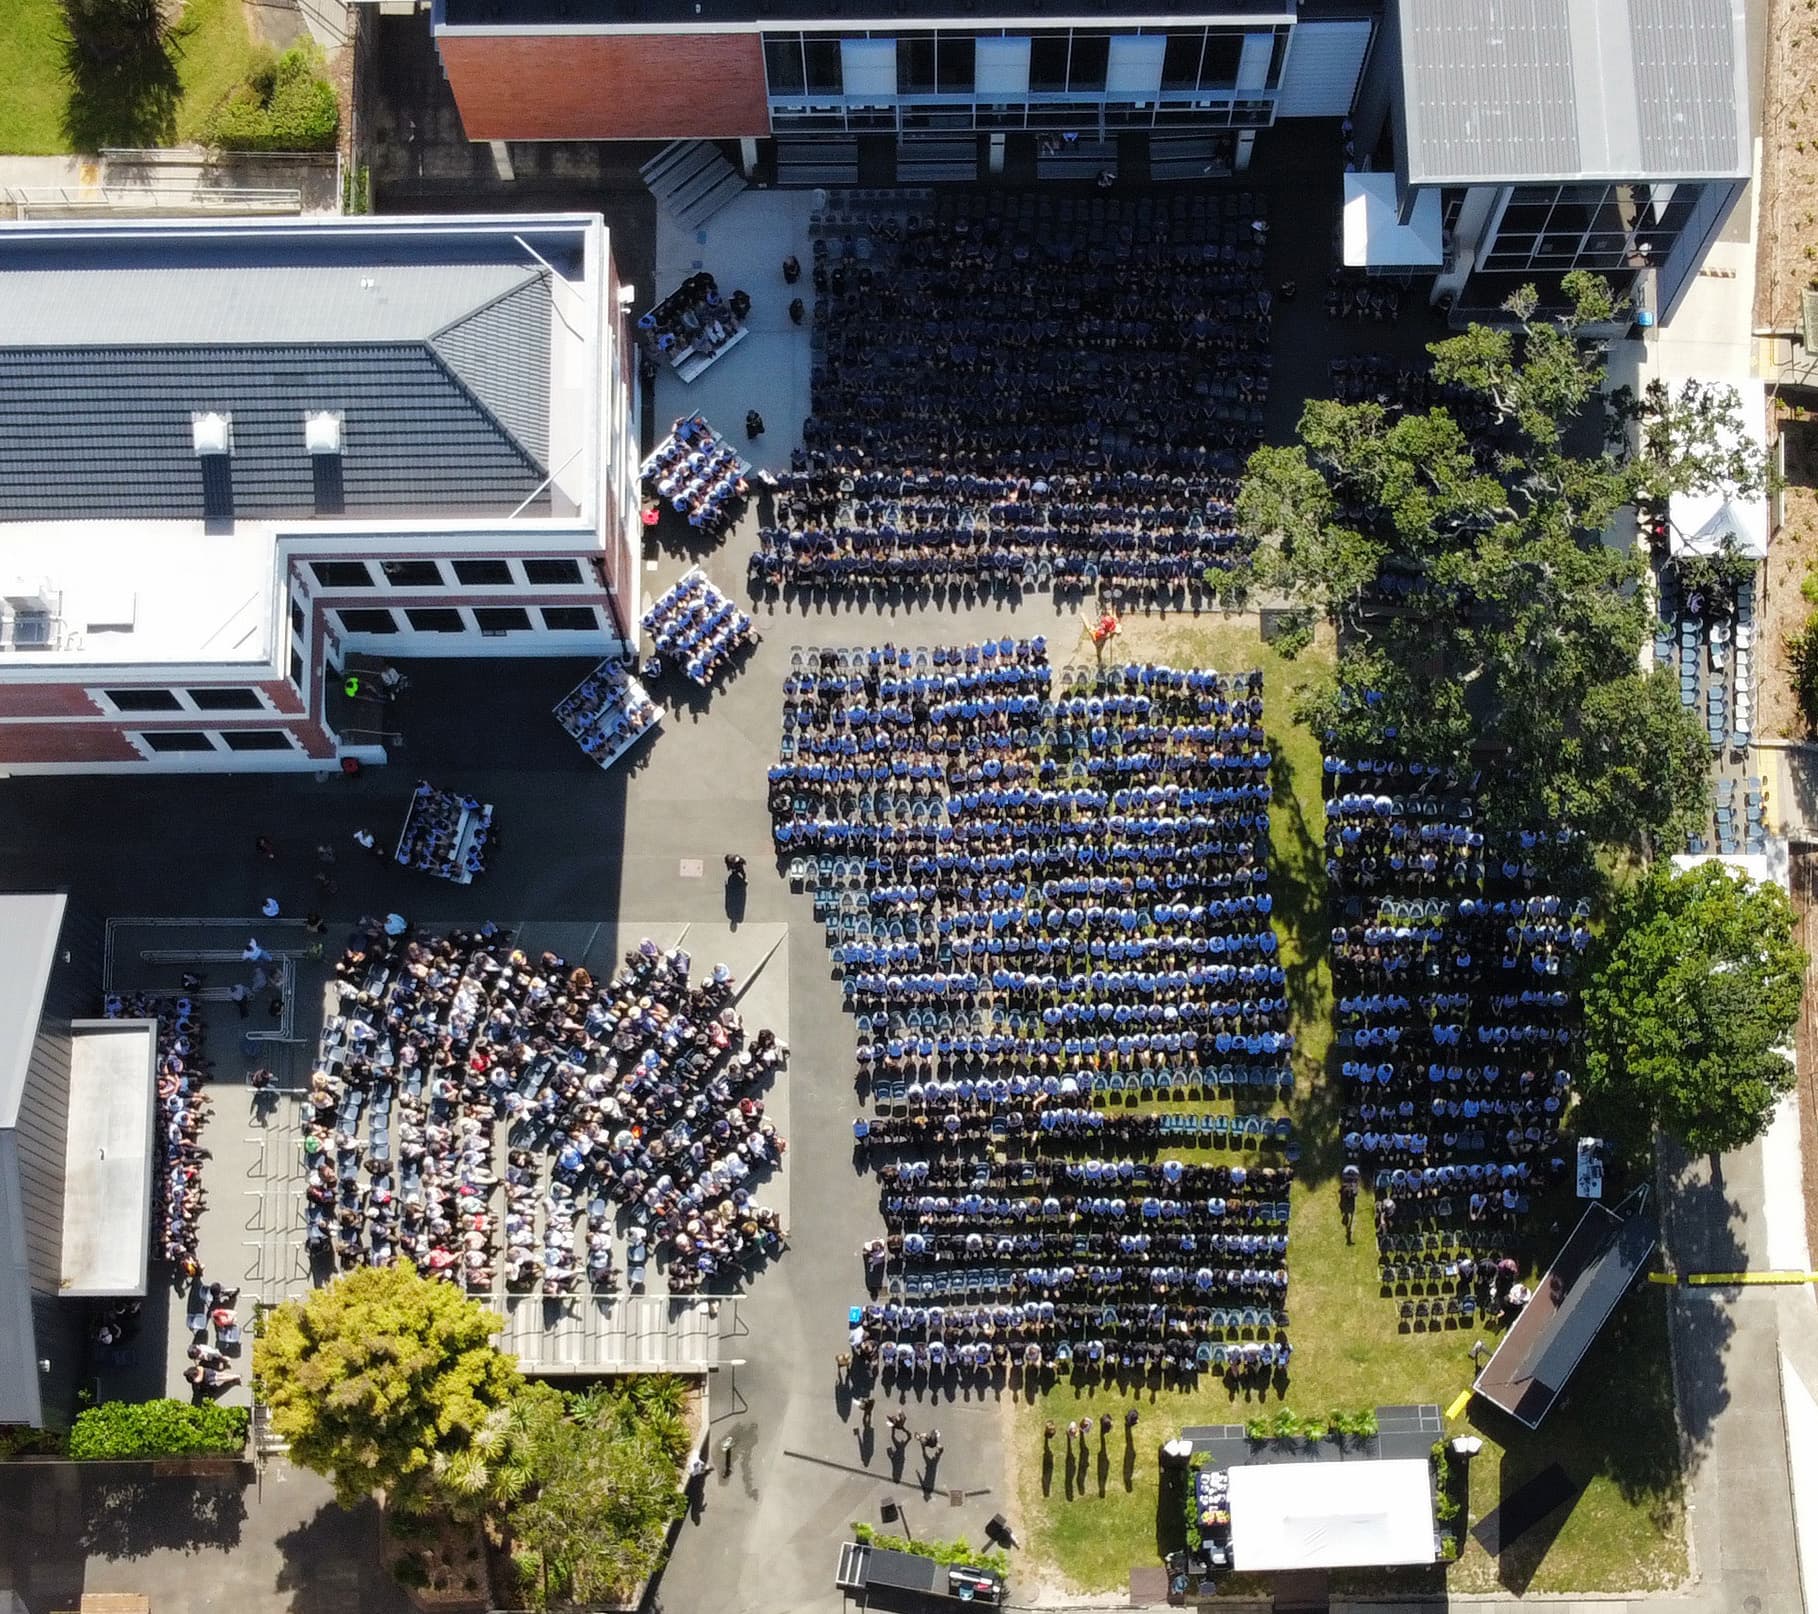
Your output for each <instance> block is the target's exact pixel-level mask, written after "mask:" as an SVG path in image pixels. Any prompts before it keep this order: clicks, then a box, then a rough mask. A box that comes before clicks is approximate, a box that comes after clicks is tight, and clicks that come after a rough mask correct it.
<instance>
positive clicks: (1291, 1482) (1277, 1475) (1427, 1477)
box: [1227, 1458, 1436, 1574]
mask: <svg viewBox="0 0 1818 1614" xmlns="http://www.w3.org/2000/svg"><path fill="white" fill-rule="evenodd" d="M1230 1474H1231V1488H1230V1493H1229V1498H1228V1502H1227V1505H1228V1507H1229V1508H1230V1510H1231V1566H1232V1568H1233V1569H1235V1570H1237V1571H1238V1572H1239V1573H1240V1574H1253V1573H1265V1572H1269V1571H1282V1570H1296V1569H1359V1568H1374V1567H1381V1566H1387V1565H1395V1564H1430V1563H1432V1562H1433V1561H1434V1559H1435V1557H1436V1550H1435V1543H1434V1531H1433V1480H1432V1470H1431V1465H1430V1464H1429V1463H1428V1462H1427V1461H1426V1460H1425V1459H1422V1458H1397V1459H1392V1460H1377V1459H1358V1460H1355V1461H1351V1460H1347V1461H1345V1462H1337V1463H1321V1462H1306V1463H1260V1464H1255V1465H1250V1464H1245V1465H1241V1466H1239V1467H1234V1468H1232V1469H1231V1471H1230Z"/></svg>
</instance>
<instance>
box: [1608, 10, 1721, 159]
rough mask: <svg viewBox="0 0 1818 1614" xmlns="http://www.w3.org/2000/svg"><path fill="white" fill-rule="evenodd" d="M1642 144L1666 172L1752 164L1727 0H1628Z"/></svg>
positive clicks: (1648, 154)
mask: <svg viewBox="0 0 1818 1614" xmlns="http://www.w3.org/2000/svg"><path fill="white" fill-rule="evenodd" d="M1629 7H1630V32H1631V34H1632V35H1633V38H1634V42H1635V44H1634V50H1635V90H1636V100H1637V109H1638V111H1639V113H1640V118H1641V139H1642V149H1643V150H1644V152H1646V154H1647V157H1648V160H1649V161H1650V162H1652V163H1653V164H1654V165H1655V171H1656V172H1658V173H1659V174H1661V175H1663V176H1677V175H1681V174H1684V175H1688V176H1689V175H1693V174H1704V173H1714V172H1730V171H1736V172H1739V173H1743V174H1746V173H1747V172H1748V171H1749V166H1750V163H1749V159H1750V151H1749V146H1748V142H1747V140H1746V138H1745V137H1744V136H1743V134H1742V132H1741V131H1740V129H1739V126H1738V122H1737V117H1736V82H1737V71H1736V70H1737V59H1736V47H1737V39H1736V34H1735V30H1734V28H1733V25H1732V21H1731V5H1730V0H1629Z"/></svg>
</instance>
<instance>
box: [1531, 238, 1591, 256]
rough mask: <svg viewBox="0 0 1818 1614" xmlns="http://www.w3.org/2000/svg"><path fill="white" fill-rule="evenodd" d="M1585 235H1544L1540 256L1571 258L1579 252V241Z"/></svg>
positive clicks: (1541, 241) (1541, 240)
mask: <svg viewBox="0 0 1818 1614" xmlns="http://www.w3.org/2000/svg"><path fill="white" fill-rule="evenodd" d="M1583 239H1584V237H1582V236H1579V235H1543V236H1542V237H1541V238H1540V256H1541V257H1543V258H1571V257H1576V256H1577V253H1578V243H1579V242H1580V241H1582V240H1583Z"/></svg>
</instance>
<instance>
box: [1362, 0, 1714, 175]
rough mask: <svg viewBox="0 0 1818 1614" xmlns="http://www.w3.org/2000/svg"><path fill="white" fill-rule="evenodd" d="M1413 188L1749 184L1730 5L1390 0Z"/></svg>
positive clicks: (1404, 157)
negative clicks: (1599, 182)
mask: <svg viewBox="0 0 1818 1614" xmlns="http://www.w3.org/2000/svg"><path fill="white" fill-rule="evenodd" d="M1396 3H1397V6H1398V25H1399V30H1400V38H1401V67H1402V108H1401V110H1402V118H1403V127H1404V134H1405V140H1404V148H1405V149H1404V150H1403V151H1402V152H1401V153H1400V154H1399V155H1400V161H1401V162H1402V164H1403V165H1404V168H1405V173H1406V177H1407V178H1408V179H1409V180H1410V181H1412V182H1413V183H1415V184H1429V185H1431V184H1465V183H1471V182H1474V181H1484V182H1498V181H1500V182H1510V183H1519V182H1521V181H1523V180H1571V179H1577V178H1585V179H1607V180H1650V179H1655V180H1671V179H1685V180H1691V179H1703V178H1716V177H1723V178H1746V177H1747V175H1748V172H1749V157H1750V149H1749V148H1750V138H1749V132H1748V120H1749V107H1748V88H1747V82H1746V79H1745V76H1744V75H1743V73H1742V72H1741V71H1740V63H1739V59H1738V41H1737V37H1736V31H1737V29H1738V27H1739V26H1740V24H1739V23H1738V22H1737V21H1736V19H1735V18H1734V17H1733V16H1732V11H1731V0H1396Z"/></svg>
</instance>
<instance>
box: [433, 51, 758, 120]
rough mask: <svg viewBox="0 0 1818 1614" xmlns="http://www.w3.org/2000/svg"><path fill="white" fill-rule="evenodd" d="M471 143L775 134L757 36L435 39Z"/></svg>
mask: <svg viewBox="0 0 1818 1614" xmlns="http://www.w3.org/2000/svg"><path fill="white" fill-rule="evenodd" d="M436 45H437V48H438V49H439V50H440V51H441V53H442V69H443V71H444V72H445V73H446V74H447V76H448V83H449V87H450V88H451V89H452V90H453V91H454V97H455V103H456V105H457V106H458V107H459V108H460V111H461V123H462V126H463V127H464V128H465V130H466V132H467V138H468V139H469V140H678V139H731V138H732V137H734V136H737V135H764V134H768V133H769V132H770V108H769V100H768V96H767V94H766V92H765V85H764V46H763V42H762V40H761V39H760V38H759V37H758V35H756V34H499V33H489V34H487V35H485V36H478V35H471V34H447V33H440V34H437V35H436Z"/></svg>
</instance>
